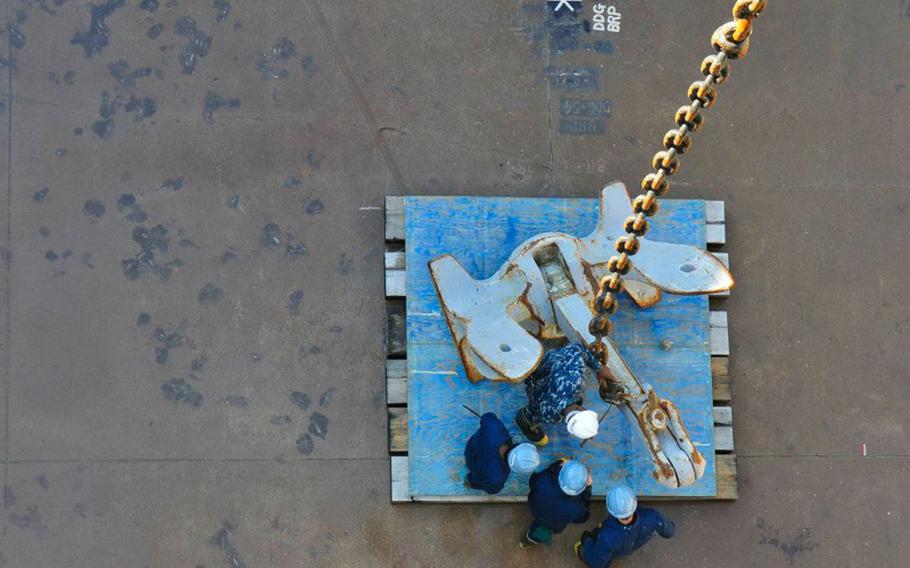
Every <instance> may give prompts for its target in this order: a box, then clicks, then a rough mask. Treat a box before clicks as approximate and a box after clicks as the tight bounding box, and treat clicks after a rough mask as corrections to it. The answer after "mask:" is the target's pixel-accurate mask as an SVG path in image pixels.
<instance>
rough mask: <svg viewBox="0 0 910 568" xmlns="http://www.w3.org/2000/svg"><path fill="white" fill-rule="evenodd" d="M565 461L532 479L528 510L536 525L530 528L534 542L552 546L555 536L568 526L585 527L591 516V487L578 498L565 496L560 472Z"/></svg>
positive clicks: (536, 474)
mask: <svg viewBox="0 0 910 568" xmlns="http://www.w3.org/2000/svg"><path fill="white" fill-rule="evenodd" d="M562 464H563V462H562V461H555V462H553V463H551V464H550V466H549V467H547V469H545V470H543V471H538V472H537V473H535V474H534V475H532V476H531V479H530V481H529V485H530V486H531V492H530V493H528V506H529V507H530V508H531V514H532V515H533V516H534V521H533V522H532V523H531V526H530V527H528V537H530V539H531V540H533V541H534V542H539V543H541V544H550V539H551V538H552V536H553V533H556V534H559V533H561V532H562V531H563V530H565V528H566V525H568V524H569V523H583V522H585V521H587V520H588V517H590V516H591V513H590V512H589V511H588V508H589V507H590V504H591V487H590V486H588V487H585V490H584V491H582V492H581V493H580V494H579V495H576V496H572V495H566V494H565V493H563V491H562V489H560V487H559V470H560V469H562Z"/></svg>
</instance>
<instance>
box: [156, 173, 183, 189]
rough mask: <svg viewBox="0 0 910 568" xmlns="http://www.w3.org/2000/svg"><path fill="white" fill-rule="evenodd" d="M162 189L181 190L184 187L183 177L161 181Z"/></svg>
mask: <svg viewBox="0 0 910 568" xmlns="http://www.w3.org/2000/svg"><path fill="white" fill-rule="evenodd" d="M161 189H169V190H171V191H180V190H181V189H183V177H182V176H181V177H175V178H168V179H166V180H164V181H163V182H161Z"/></svg>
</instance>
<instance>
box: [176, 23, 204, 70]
mask: <svg viewBox="0 0 910 568" xmlns="http://www.w3.org/2000/svg"><path fill="white" fill-rule="evenodd" d="M174 32H175V33H176V34H177V35H179V36H181V37H185V38H186V39H187V40H189V41H188V43H187V44H186V45H185V46H184V47H183V50H182V51H181V52H180V65H181V67H182V68H183V74H184V75H192V74H193V73H195V72H196V62H197V59H199V58H200V57H205V56H206V55H208V54H209V49H210V48H211V47H212V36H210V35H208V34H207V33H205V32H204V31H202V30H200V29H199V27H198V26H197V25H196V20H194V19H193V18H190V17H189V16H184V17H182V18H180V19H179V20H177V23H176V24H175V25H174Z"/></svg>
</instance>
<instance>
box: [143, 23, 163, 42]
mask: <svg viewBox="0 0 910 568" xmlns="http://www.w3.org/2000/svg"><path fill="white" fill-rule="evenodd" d="M163 31H164V24H155V25H153V26H150V27H149V29H148V31H146V32H145V35H147V36H148V38H149V39H158V36H160V35H161V32H163Z"/></svg>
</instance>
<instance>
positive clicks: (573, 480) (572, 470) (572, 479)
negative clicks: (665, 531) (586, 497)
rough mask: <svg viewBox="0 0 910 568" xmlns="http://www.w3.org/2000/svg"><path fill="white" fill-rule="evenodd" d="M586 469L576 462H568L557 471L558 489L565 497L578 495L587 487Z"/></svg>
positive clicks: (587, 473)
mask: <svg viewBox="0 0 910 568" xmlns="http://www.w3.org/2000/svg"><path fill="white" fill-rule="evenodd" d="M588 475H589V472H588V468H586V467H585V465H584V464H583V463H581V462H580V461H578V460H569V461H567V462H566V463H564V464H562V469H560V470H559V488H560V489H562V492H563V493H565V494H566V495H572V496H575V495H579V494H581V492H582V491H584V490H585V487H587V486H588Z"/></svg>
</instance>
